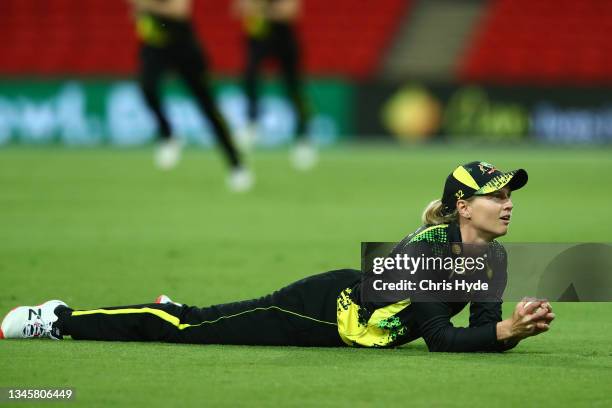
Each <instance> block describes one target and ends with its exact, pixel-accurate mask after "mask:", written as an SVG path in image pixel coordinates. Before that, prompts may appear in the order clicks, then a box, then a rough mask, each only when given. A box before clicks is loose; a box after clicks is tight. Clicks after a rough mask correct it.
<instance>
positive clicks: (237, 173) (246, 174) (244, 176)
mask: <svg viewBox="0 0 612 408" xmlns="http://www.w3.org/2000/svg"><path fill="white" fill-rule="evenodd" d="M254 182H255V181H254V177H253V174H252V173H251V171H250V170H248V169H245V168H244V167H237V168H235V169H232V170H231V173H230V175H229V177H228V179H227V187H228V188H229V189H230V190H231V191H233V192H235V193H242V192H245V191H249V190H250V189H251V188H252V187H253V183H254Z"/></svg>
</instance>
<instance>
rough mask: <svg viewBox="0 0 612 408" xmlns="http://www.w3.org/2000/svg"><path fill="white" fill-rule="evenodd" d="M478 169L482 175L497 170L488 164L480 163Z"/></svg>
mask: <svg viewBox="0 0 612 408" xmlns="http://www.w3.org/2000/svg"><path fill="white" fill-rule="evenodd" d="M478 168H479V169H480V171H481V172H482V174H483V175H484V174H493V173H494V172H495V171H496V170H497V169H496V168H495V166H493V165H492V164H490V163H486V162H480V164H479V165H478Z"/></svg>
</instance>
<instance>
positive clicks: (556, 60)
mask: <svg viewBox="0 0 612 408" xmlns="http://www.w3.org/2000/svg"><path fill="white" fill-rule="evenodd" d="M610 38H612V2H609V1H604V0H582V1H572V0H496V1H493V2H491V4H490V6H489V8H488V10H487V13H486V14H485V16H484V17H483V18H482V20H481V22H480V25H479V26H478V27H477V30H476V32H475V34H474V38H473V39H472V42H471V45H470V47H469V49H468V51H467V53H466V54H465V56H464V58H463V59H462V60H461V61H459V66H458V76H459V78H460V79H462V80H465V81H485V82H510V83H546V84H551V85H553V84H567V83H575V84H588V83H610V82H612V69H610V64H606V62H605V61H606V58H607V56H609V55H612V43H611V42H610V41H609V39H610Z"/></svg>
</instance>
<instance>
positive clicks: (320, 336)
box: [56, 269, 361, 347]
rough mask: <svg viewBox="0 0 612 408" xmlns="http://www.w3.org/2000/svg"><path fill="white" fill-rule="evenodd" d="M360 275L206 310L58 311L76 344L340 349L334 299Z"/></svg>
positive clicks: (340, 275) (318, 278) (309, 281)
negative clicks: (209, 345)
mask: <svg viewBox="0 0 612 408" xmlns="http://www.w3.org/2000/svg"><path fill="white" fill-rule="evenodd" d="M360 278H361V272H360V271H357V270H352V269H342V270H336V271H331V272H326V273H322V274H319V275H314V276H311V277H308V278H305V279H302V280H299V281H297V282H295V283H292V284H290V285H289V286H286V287H284V288H282V289H280V290H277V291H276V292H274V293H272V294H270V295H267V296H263V297H260V298H258V299H253V300H246V301H242V302H233V303H226V304H220V305H214V306H209V307H204V308H198V307H195V306H187V305H183V306H177V305H174V304H145V305H135V306H121V307H105V308H101V309H94V310H72V309H67V308H64V309H58V310H57V311H56V312H57V313H58V315H59V319H58V326H59V329H60V331H61V333H62V335H70V336H72V338H73V339H76V340H110V341H113V340H114V341H159V342H172V343H197V344H244V345H274V346H319V347H325V346H327V347H333V346H342V345H344V343H343V342H342V340H341V339H340V337H339V335H338V327H337V323H336V308H337V306H336V299H337V297H338V295H339V294H340V292H341V291H342V290H343V289H345V288H347V287H351V286H353V285H355V284H356V283H357V282H359V280H360Z"/></svg>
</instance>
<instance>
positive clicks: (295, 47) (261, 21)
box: [236, 0, 317, 170]
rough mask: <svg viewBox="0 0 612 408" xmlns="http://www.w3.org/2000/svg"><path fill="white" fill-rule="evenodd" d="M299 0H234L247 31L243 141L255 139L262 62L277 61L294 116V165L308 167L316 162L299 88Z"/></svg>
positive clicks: (304, 102)
mask: <svg viewBox="0 0 612 408" xmlns="http://www.w3.org/2000/svg"><path fill="white" fill-rule="evenodd" d="M299 7H300V3H299V1H298V0H237V2H236V9H237V11H238V13H239V14H240V15H241V17H242V18H243V21H244V27H245V32H246V54H247V58H246V59H247V62H246V66H245V73H244V77H245V92H246V95H247V99H248V119H249V124H248V125H247V128H246V131H245V132H244V133H243V134H242V135H241V139H242V142H241V143H242V144H244V145H246V146H249V145H251V144H252V143H253V142H254V140H255V139H256V137H257V135H256V129H257V126H256V122H257V118H258V114H259V112H258V107H257V101H258V76H259V71H260V66H261V64H262V62H263V61H264V60H265V59H267V58H270V59H274V60H276V61H278V63H279V65H280V68H281V73H282V75H283V80H284V82H285V85H286V88H287V93H288V95H289V99H290V101H291V104H292V106H293V109H294V112H295V116H296V129H295V133H296V142H297V143H296V146H295V148H294V151H293V153H292V159H293V163H294V165H295V166H296V168H298V169H301V170H307V169H310V168H311V167H313V166H314V165H315V164H316V160H317V154H316V150H315V149H314V146H313V144H312V143H311V142H310V141H309V140H308V138H307V135H306V130H307V129H306V127H307V123H308V119H309V110H308V108H307V103H306V100H305V98H304V95H303V92H302V83H301V82H302V81H301V74H300V69H299V67H300V48H299V44H298V41H297V37H296V34H295V30H294V24H295V20H296V19H297V17H298V14H299Z"/></svg>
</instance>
